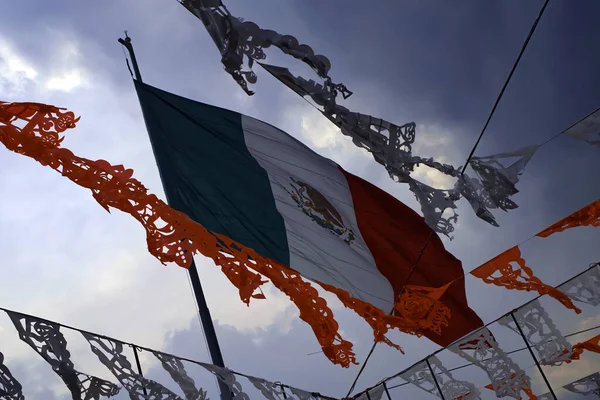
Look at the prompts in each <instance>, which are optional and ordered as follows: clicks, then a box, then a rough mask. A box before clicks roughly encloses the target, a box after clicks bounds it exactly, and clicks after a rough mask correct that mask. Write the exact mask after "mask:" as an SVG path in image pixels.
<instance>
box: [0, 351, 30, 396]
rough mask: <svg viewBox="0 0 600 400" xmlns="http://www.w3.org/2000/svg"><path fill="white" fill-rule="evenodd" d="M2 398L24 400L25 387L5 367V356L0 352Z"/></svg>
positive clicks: (0, 391) (0, 393)
mask: <svg viewBox="0 0 600 400" xmlns="http://www.w3.org/2000/svg"><path fill="white" fill-rule="evenodd" d="M0 398H2V399H6V400H24V399H25V397H23V387H22V386H21V384H20V383H19V382H18V381H17V380H16V379H15V377H14V376H12V374H11V372H10V370H9V369H8V367H7V366H6V365H4V354H2V353H1V352H0Z"/></svg>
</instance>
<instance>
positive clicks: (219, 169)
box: [135, 81, 482, 346]
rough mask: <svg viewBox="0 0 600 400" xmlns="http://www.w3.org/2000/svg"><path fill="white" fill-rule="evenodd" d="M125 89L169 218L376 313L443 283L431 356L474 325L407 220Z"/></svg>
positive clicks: (301, 156) (343, 177)
mask: <svg viewBox="0 0 600 400" xmlns="http://www.w3.org/2000/svg"><path fill="white" fill-rule="evenodd" d="M135 85H136V90H137V93H138V96H139V99H140V103H141V106H142V111H143V114H144V119H145V121H146V125H147V129H148V132H149V134H150V138H151V142H152V146H153V148H154V151H155V155H156V159H157V163H158V165H159V169H160V173H161V178H162V181H163V185H164V188H165V192H166V195H167V199H168V201H169V204H170V205H171V206H172V207H173V208H175V209H177V210H179V211H181V212H183V213H185V214H187V215H188V216H189V217H190V218H192V219H193V220H195V221H196V222H198V223H199V224H201V225H203V226H204V227H205V228H206V229H208V230H210V231H212V232H215V233H218V234H221V235H225V236H227V237H229V238H231V239H233V240H235V241H236V242H238V243H240V244H242V245H243V246H246V247H247V248H250V249H253V250H254V251H256V252H257V253H258V254H260V255H261V256H263V257H266V258H269V259H272V260H274V261H277V262H278V263H280V264H283V265H286V266H289V267H291V268H292V269H294V270H295V271H297V272H298V273H300V274H301V275H302V276H303V277H305V278H307V279H309V280H313V281H318V282H322V283H325V284H327V285H331V286H334V287H337V288H340V289H343V290H345V291H347V292H349V293H350V294H351V295H352V296H353V297H355V298H358V299H361V300H363V301H366V302H368V303H370V304H372V305H374V306H376V307H377V308H379V309H381V310H383V311H385V312H386V313H389V312H391V311H392V310H393V308H394V304H395V302H396V301H397V299H398V296H399V295H400V294H401V293H402V290H403V287H404V286H405V285H407V284H410V285H415V286H420V287H425V288H440V287H443V286H444V285H446V284H448V283H450V282H453V283H451V284H450V286H449V287H448V288H447V289H446V290H445V291H444V292H443V295H442V296H441V297H440V299H439V301H440V302H441V303H442V304H444V305H445V306H447V307H448V308H449V309H450V311H451V315H452V317H451V318H450V320H449V324H448V326H446V327H444V329H443V330H442V331H441V334H440V333H436V332H433V331H426V332H425V335H426V336H427V337H429V338H430V339H431V340H433V341H434V342H436V343H438V344H439V345H442V346H445V345H448V344H450V343H451V342H453V341H454V340H456V339H458V338H460V337H462V336H463V335H466V334H467V333H469V332H471V331H473V330H474V329H476V328H478V327H480V326H481V325H482V321H481V320H480V318H479V317H478V316H477V315H476V314H475V313H474V312H473V311H472V310H471V309H470V308H469V306H468V304H467V299H466V295H465V283H464V278H463V274H464V272H463V269H462V265H461V262H460V261H459V260H457V259H456V258H455V257H454V256H453V255H452V254H450V253H449V252H448V251H446V250H445V248H444V245H443V243H442V241H441V239H440V238H439V237H438V236H437V234H435V233H433V235H432V231H431V228H429V226H428V225H427V224H426V223H425V221H424V219H423V218H422V217H421V216H419V215H418V214H417V213H416V212H415V211H413V210H412V209H411V208H409V207H408V206H406V205H404V204H403V203H402V202H400V201H398V200H397V199H395V198H394V197H392V196H391V195H389V194H388V193H386V192H384V191H383V190H381V189H379V188H377V187H376V186H374V185H372V184H370V183H369V182H367V181H365V180H363V179H361V178H359V177H357V176H355V175H352V174H350V173H348V172H347V171H345V170H344V169H342V168H341V167H340V166H339V165H337V164H336V163H335V162H333V161H331V160H329V159H326V158H324V157H321V156H320V155H318V154H317V153H315V152H314V151H312V150H311V149H309V148H308V147H307V146H305V145H304V144H302V143H301V142H300V141H298V140H297V139H295V138H293V137H292V136H290V135H289V134H287V133H285V132H283V131H282V130H280V129H277V128H275V127H274V126H271V125H269V124H267V123H265V122H262V121H259V120H257V119H254V118H252V117H248V116H246V115H242V114H239V113H236V112H233V111H230V110H226V109H222V108H218V107H214V106H211V105H207V104H203V103H199V102H196V101H193V100H190V99H187V98H183V97H180V96H177V95H175V94H172V93H168V92H165V91H163V90H160V89H157V88H155V87H152V86H149V85H147V84H144V83H140V82H138V81H135ZM430 235H432V236H431V238H430ZM428 239H429V242H428V245H427V246H426V247H425V250H424V252H423V254H422V256H421V258H420V261H419V263H418V266H417V268H416V269H415V270H414V272H413V274H412V275H411V277H410V281H408V277H409V274H410V272H411V270H412V269H413V267H414V266H415V265H416V264H417V259H418V257H419V254H420V252H421V251H422V249H423V247H424V245H425V243H426V242H427V241H428Z"/></svg>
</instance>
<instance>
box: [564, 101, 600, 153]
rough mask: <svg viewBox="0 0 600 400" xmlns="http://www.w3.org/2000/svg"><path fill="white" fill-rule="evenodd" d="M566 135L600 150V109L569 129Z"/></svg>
mask: <svg viewBox="0 0 600 400" xmlns="http://www.w3.org/2000/svg"><path fill="white" fill-rule="evenodd" d="M564 134H565V135H567V136H569V137H571V138H573V139H576V140H581V141H582V142H586V143H588V144H591V145H592V146H596V147H598V148H600V108H599V109H597V110H596V111H594V112H593V113H591V114H590V115H588V116H587V117H585V118H583V119H582V120H581V121H579V122H577V123H576V124H575V125H573V126H572V127H570V128H569V129H567V130H566V131H565V132H564Z"/></svg>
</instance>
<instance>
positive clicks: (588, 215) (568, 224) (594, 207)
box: [537, 199, 600, 238]
mask: <svg viewBox="0 0 600 400" xmlns="http://www.w3.org/2000/svg"><path fill="white" fill-rule="evenodd" d="M578 226H593V227H599V226H600V199H598V200H596V201H594V202H593V203H590V204H588V205H587V206H585V207H583V208H582V209H581V210H579V211H576V212H574V213H573V214H571V215H569V216H568V217H566V218H563V219H561V220H560V221H558V222H557V223H555V224H552V225H551V226H549V227H548V228H546V229H544V230H543V231H541V232H540V233H538V234H537V236H539V237H543V238H546V237H548V236H550V235H553V234H555V233H558V232H562V231H565V230H567V229H571V228H575V227H578Z"/></svg>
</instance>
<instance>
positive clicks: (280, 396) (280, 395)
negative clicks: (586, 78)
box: [248, 376, 287, 400]
mask: <svg viewBox="0 0 600 400" xmlns="http://www.w3.org/2000/svg"><path fill="white" fill-rule="evenodd" d="M248 380H249V381H250V383H252V385H253V386H254V387H255V388H256V389H258V390H259V391H260V393H261V394H262V395H263V397H264V398H265V399H267V400H284V399H287V395H286V393H285V389H284V388H283V387H282V386H281V385H278V384H277V383H273V382H269V381H266V380H264V379H261V378H255V377H253V376H249V377H248Z"/></svg>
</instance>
